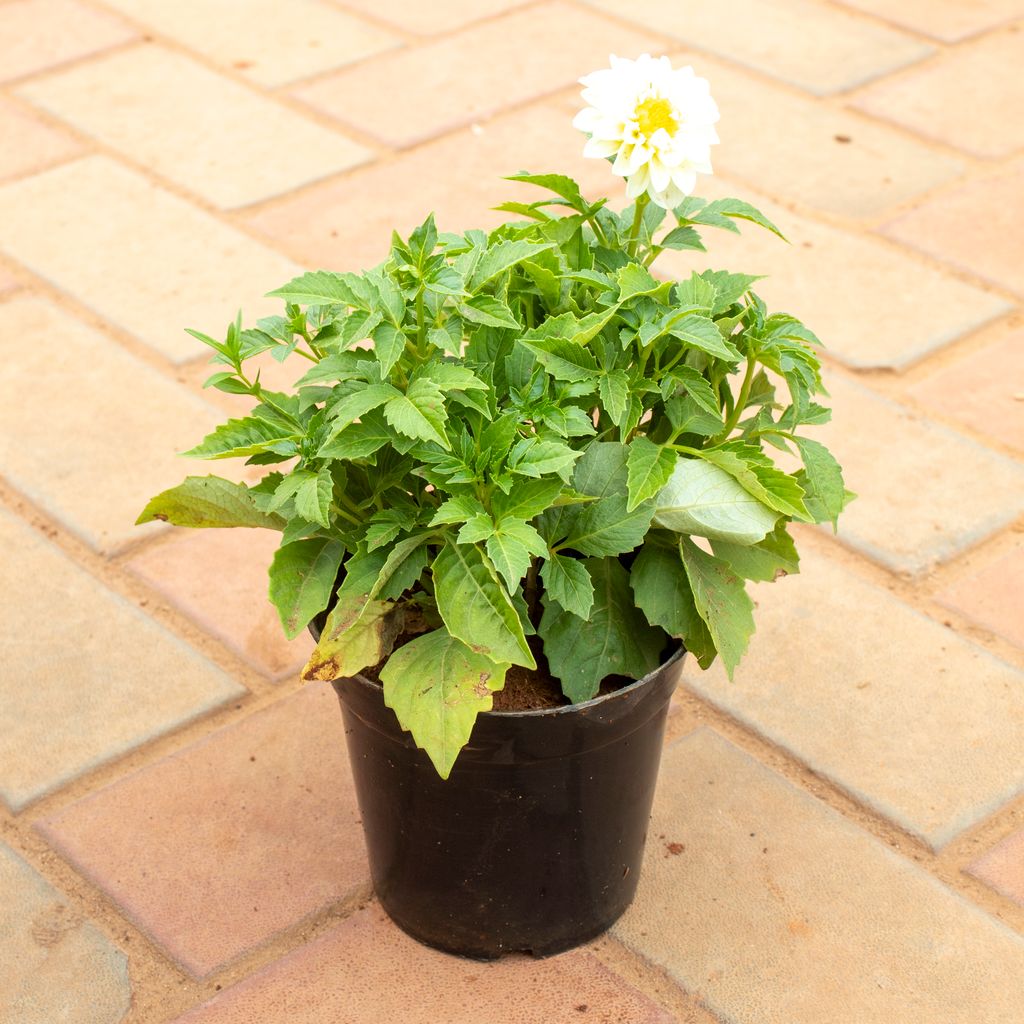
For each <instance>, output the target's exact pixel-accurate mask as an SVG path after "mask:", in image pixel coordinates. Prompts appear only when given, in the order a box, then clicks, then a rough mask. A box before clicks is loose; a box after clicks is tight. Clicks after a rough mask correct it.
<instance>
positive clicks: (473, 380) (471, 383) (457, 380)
mask: <svg viewBox="0 0 1024 1024" xmlns="http://www.w3.org/2000/svg"><path fill="white" fill-rule="evenodd" d="M416 376H417V377H426V378H427V379H428V380H432V381H433V382H434V383H435V384H436V385H437V386H438V387H439V388H440V389H441V390H442V391H488V390H490V389H489V387H488V385H487V384H486V383H484V381H482V380H481V379H480V378H479V377H478V376H477V375H476V374H475V373H474V372H473V371H472V370H471V369H470V368H469V367H468V366H460V365H459V364H458V363H446V362H436V363H430V364H429V365H427V366H425V367H423V368H422V369H421V370H419V371H417V373H416Z"/></svg>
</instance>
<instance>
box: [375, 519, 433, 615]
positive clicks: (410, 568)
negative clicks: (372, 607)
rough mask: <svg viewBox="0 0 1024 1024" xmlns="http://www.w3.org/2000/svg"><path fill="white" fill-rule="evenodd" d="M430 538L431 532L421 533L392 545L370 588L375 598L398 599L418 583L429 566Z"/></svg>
mask: <svg viewBox="0 0 1024 1024" xmlns="http://www.w3.org/2000/svg"><path fill="white" fill-rule="evenodd" d="M430 538H431V534H429V533H420V534H416V535H414V536H412V537H405V538H403V539H402V540H400V541H399V542H398V543H397V544H395V545H393V546H392V547H391V549H390V551H388V553H387V554H388V557H387V559H386V560H385V562H384V565H383V566H382V567H381V570H380V575H379V576H378V577H377V582H376V583H374V585H373V587H372V589H371V590H370V596H371V597H372V598H373V599H374V600H376V599H377V598H380V599H381V600H384V601H388V600H391V601H394V600H397V599H398V598H399V597H401V596H402V594H403V593H404V592H405V591H406V590H408V589H409V588H410V587H411V586H412V585H413V584H414V583H416V581H417V580H418V579H419V578H420V576H422V575H423V570H424V569H426V567H427V560H428V554H427V547H426V545H427V542H428V541H429V540H430Z"/></svg>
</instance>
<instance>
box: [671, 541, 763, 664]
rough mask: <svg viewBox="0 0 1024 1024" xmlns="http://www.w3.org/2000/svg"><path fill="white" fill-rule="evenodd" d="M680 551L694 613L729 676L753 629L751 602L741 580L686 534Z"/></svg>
mask: <svg viewBox="0 0 1024 1024" xmlns="http://www.w3.org/2000/svg"><path fill="white" fill-rule="evenodd" d="M680 552H681V554H682V558H683V565H684V567H685V568H686V576H687V578H688V579H689V581H690V589H691V590H692V591H693V600H694V604H695V605H696V607H697V613H698V614H699V615H700V617H701V618H702V619H703V620H704V622H705V623H706V624H707V627H708V632H710V634H711V636H712V638H713V639H714V641H715V647H717V648H718V653H719V654H720V655H721V656H722V664H723V665H724V666H725V671H726V672H727V673H728V675H729V678H730V679H732V675H733V672H734V671H735V670H736V666H737V665H738V664H739V663H740V659H741V658H742V657H743V654H744V652H745V651H746V649H747V645H748V643H749V642H750V637H751V635H752V634H753V632H754V616H753V610H754V602H753V601H751V600H750V598H749V597H748V596H747V592H746V590H745V589H744V587H743V580H741V579H740V578H739V577H738V576H737V575H736V574H735V573H734V572H733V571H732V569H730V568H729V566H728V565H726V563H725V562H723V561H721V560H720V559H718V558H714V557H713V556H711V555H709V554H707V552H705V551H702V550H701V549H700V548H699V547H697V545H696V544H694V543H693V541H692V540H690V538H689V537H683V538H681V541H680Z"/></svg>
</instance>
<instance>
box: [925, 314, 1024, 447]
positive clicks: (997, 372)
mask: <svg viewBox="0 0 1024 1024" xmlns="http://www.w3.org/2000/svg"><path fill="white" fill-rule="evenodd" d="M907 394H909V395H910V396H911V397H912V398H914V399H916V400H917V401H918V402H920V403H921V404H922V405H924V406H926V407H927V408H928V409H929V410H931V411H932V412H933V413H934V414H935V415H937V416H939V417H940V418H942V419H952V420H957V421H958V422H960V423H963V424H964V425H965V426H967V427H970V429H971V430H973V431H975V432H977V433H979V434H986V435H988V436H989V437H991V438H994V439H996V440H998V441H1001V442H1002V443H1003V444H1005V445H1009V446H1010V447H1012V448H1016V449H1017V450H1018V451H1020V452H1024V332H1017V333H1015V334H1011V335H1009V336H1008V337H1006V338H1003V339H1002V340H1001V341H996V342H993V343H992V344H990V345H986V346H985V347H984V348H982V349H978V350H977V351H975V352H972V353H971V354H970V355H967V356H965V357H964V358H963V359H958V360H957V361H956V362H955V363H950V364H949V365H948V366H945V367H943V368H942V369H941V370H937V371H936V372H935V373H933V374H932V375H931V376H930V377H925V378H924V380H921V381H919V382H918V383H917V384H915V385H913V386H912V387H910V388H908V389H907Z"/></svg>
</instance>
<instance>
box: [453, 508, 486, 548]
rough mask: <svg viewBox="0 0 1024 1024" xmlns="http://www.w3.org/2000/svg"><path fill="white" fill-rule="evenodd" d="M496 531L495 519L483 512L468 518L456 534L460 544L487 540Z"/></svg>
mask: <svg viewBox="0 0 1024 1024" xmlns="http://www.w3.org/2000/svg"><path fill="white" fill-rule="evenodd" d="M492 533H494V520H493V519H492V518H491V517H490V516H489V515H488V514H487V513H486V512H482V513H479V514H478V515H475V516H473V517H472V518H471V519H468V520H467V521H466V523H465V524H464V525H463V527H462V529H461V530H459V532H458V534H457V535H456V538H455V540H456V543H458V544H476V543H477V542H478V541H481V540H487V538H488V537H490V536H491V534H492Z"/></svg>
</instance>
